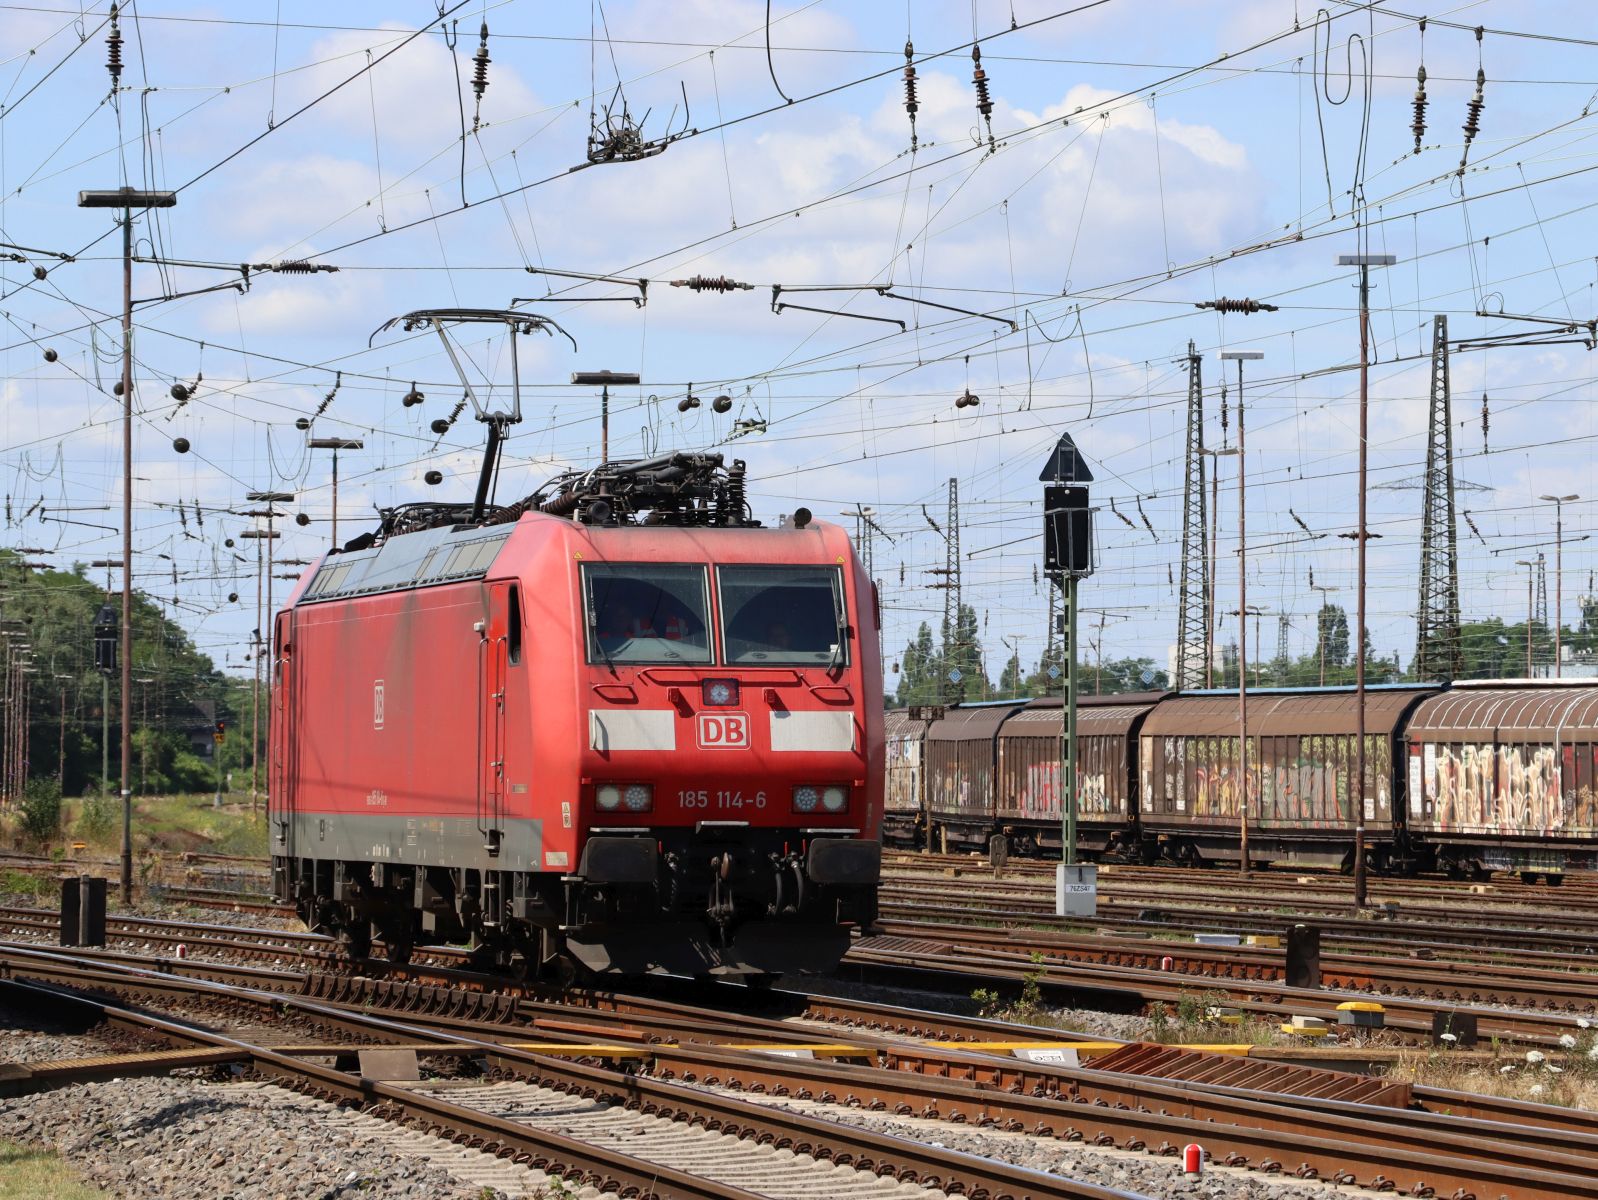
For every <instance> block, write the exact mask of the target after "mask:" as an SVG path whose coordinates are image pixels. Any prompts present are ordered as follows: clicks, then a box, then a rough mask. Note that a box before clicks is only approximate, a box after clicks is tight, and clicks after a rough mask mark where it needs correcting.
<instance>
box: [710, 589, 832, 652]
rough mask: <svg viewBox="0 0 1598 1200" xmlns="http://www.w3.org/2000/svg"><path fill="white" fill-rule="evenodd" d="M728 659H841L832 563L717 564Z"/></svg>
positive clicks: (723, 633)
mask: <svg viewBox="0 0 1598 1200" xmlns="http://www.w3.org/2000/svg"><path fill="white" fill-rule="evenodd" d="M717 578H718V580H719V585H720V590H721V618H722V640H723V642H724V643H725V645H726V653H727V662H728V663H729V664H739V665H743V666H813V665H816V666H824V665H826V664H828V663H833V662H837V663H843V662H845V661H846V655H847V644H846V642H845V639H844V637H843V633H842V630H843V627H844V623H845V622H844V615H843V595H842V590H841V587H840V582H839V578H838V572H837V571H835V570H834V569H833V568H831V567H769V566H736V567H731V566H725V567H719V568H717Z"/></svg>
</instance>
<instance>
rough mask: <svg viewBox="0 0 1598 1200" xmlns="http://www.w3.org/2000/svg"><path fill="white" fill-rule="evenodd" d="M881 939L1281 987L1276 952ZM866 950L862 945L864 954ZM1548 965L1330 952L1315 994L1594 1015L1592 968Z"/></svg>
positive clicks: (994, 935)
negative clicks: (1325, 991)
mask: <svg viewBox="0 0 1598 1200" xmlns="http://www.w3.org/2000/svg"><path fill="white" fill-rule="evenodd" d="M879 928H880V929H881V931H882V932H883V933H885V934H888V935H891V936H898V937H903V938H908V939H919V940H922V941H926V942H932V943H936V944H937V945H939V946H940V947H942V946H947V947H948V948H949V949H950V951H951V952H958V953H972V952H983V951H996V950H1003V951H1008V952H1011V953H1015V954H1019V955H1023V956H1027V957H1030V956H1032V955H1034V954H1036V955H1041V956H1043V958H1044V959H1045V960H1047V961H1060V962H1069V963H1074V964H1095V963H1097V964H1102V965H1105V966H1125V967H1136V968H1139V969H1142V970H1158V971H1163V972H1174V973H1176V974H1179V975H1196V976H1202V977H1204V978H1206V979H1214V980H1218V981H1221V982H1223V983H1232V982H1238V981H1241V982H1244V983H1250V982H1279V981H1283V980H1285V979H1286V977H1287V966H1286V955H1285V952H1284V951H1283V950H1281V949H1279V948H1266V947H1253V946H1203V945H1195V944H1193V943H1191V942H1187V943H1182V942H1170V941H1161V942H1150V941H1146V940H1134V939H1127V938H1115V937H1104V936H1080V935H1071V934H1068V933H1055V932H1044V931H1015V930H1010V931H1003V930H992V929H979V928H975V927H973V926H971V925H961V924H948V923H938V922H927V921H901V920H884V921H881V922H879ZM871 944H872V943H871V941H870V940H867V941H866V942H865V943H864V944H863V945H864V946H865V947H869V946H870V945H871ZM1544 961H1547V962H1548V963H1549V964H1550V965H1548V966H1536V965H1533V964H1532V963H1531V962H1528V961H1515V962H1507V963H1506V962H1498V961H1481V960H1479V959H1476V958H1473V957H1472V958H1465V957H1454V958H1450V959H1448V960H1446V961H1439V960H1437V959H1435V958H1426V959H1412V958H1399V957H1397V956H1395V955H1392V954H1385V955H1382V954H1369V953H1351V952H1337V951H1328V950H1327V949H1325V948H1324V947H1323V948H1322V951H1321V955H1320V968H1321V984H1322V986H1323V987H1327V988H1332V989H1338V990H1342V991H1350V992H1354V991H1357V992H1364V993H1372V994H1375V995H1378V996H1383V997H1403V998H1422V997H1424V998H1431V999H1437V1000H1445V1001H1448V1002H1450V1003H1455V1004H1501V1005H1512V1006H1515V1007H1520V1008H1533V1009H1540V1010H1547V1011H1549V1012H1559V1011H1563V1012H1566V1013H1571V1014H1582V1015H1586V1014H1590V1013H1594V1012H1598V975H1594V974H1591V973H1589V972H1585V971H1582V970H1580V969H1579V968H1580V967H1590V965H1591V963H1590V960H1586V959H1575V960H1572V959H1570V958H1568V957H1566V958H1560V957H1558V956H1553V955H1549V956H1548V957H1547V959H1546V960H1544Z"/></svg>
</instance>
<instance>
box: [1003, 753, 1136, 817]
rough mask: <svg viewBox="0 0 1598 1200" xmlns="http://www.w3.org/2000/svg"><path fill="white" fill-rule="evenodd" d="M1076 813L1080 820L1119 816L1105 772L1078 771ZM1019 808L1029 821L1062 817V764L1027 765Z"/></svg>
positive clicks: (1021, 784)
mask: <svg viewBox="0 0 1598 1200" xmlns="http://www.w3.org/2000/svg"><path fill="white" fill-rule="evenodd" d="M1076 781H1077V787H1078V789H1079V791H1078V793H1077V798H1076V811H1077V815H1078V816H1106V815H1109V814H1112V813H1116V812H1118V811H1119V810H1118V809H1117V808H1116V806H1115V804H1114V803H1113V800H1112V798H1111V796H1110V787H1109V779H1108V778H1107V777H1106V776H1105V775H1104V773H1103V772H1095V771H1091V770H1081V769H1078V771H1077V773H1076ZM1016 799H1017V807H1018V808H1019V809H1020V811H1021V814H1022V815H1023V816H1027V817H1051V816H1052V817H1057V816H1059V815H1060V811H1061V809H1060V803H1061V801H1060V764H1059V763H1057V762H1056V763H1038V762H1035V763H1028V764H1027V765H1026V767H1025V768H1024V769H1023V771H1022V772H1021V780H1020V790H1019V795H1018V796H1017V797H1016Z"/></svg>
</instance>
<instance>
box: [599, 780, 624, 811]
mask: <svg viewBox="0 0 1598 1200" xmlns="http://www.w3.org/2000/svg"><path fill="white" fill-rule="evenodd" d="M594 799H595V801H597V802H598V804H599V807H600V808H604V809H616V808H620V807H621V789H620V788H619V787H617V786H616V785H615V784H614V783H602V784H600V785H599V787H597V788H596V789H595V790H594Z"/></svg>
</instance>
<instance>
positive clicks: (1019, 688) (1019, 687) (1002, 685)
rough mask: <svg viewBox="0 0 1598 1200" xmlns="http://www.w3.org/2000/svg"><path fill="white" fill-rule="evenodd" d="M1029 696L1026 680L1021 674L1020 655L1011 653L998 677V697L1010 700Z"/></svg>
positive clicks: (1014, 652) (1015, 652)
mask: <svg viewBox="0 0 1598 1200" xmlns="http://www.w3.org/2000/svg"><path fill="white" fill-rule="evenodd" d="M1029 694H1030V693H1028V691H1027V681H1026V678H1025V676H1023V675H1022V674H1021V655H1020V653H1019V652H1017V651H1012V652H1011V654H1010V658H1009V661H1007V662H1006V663H1005V664H1004V671H1003V672H1002V673H1001V674H1000V675H999V689H998V696H999V697H1001V698H1010V697H1016V696H1026V695H1029Z"/></svg>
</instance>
